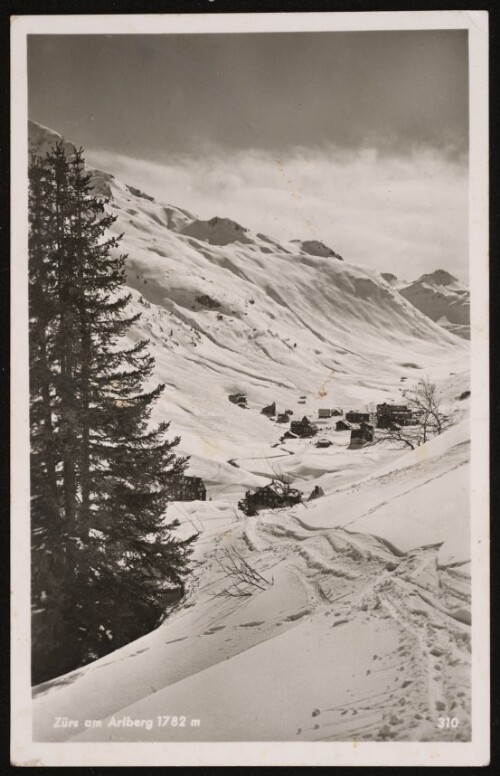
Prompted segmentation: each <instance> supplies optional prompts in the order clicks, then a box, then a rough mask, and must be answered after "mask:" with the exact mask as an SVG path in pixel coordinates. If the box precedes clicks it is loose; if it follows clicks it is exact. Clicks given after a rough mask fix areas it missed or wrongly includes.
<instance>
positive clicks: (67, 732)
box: [34, 422, 470, 742]
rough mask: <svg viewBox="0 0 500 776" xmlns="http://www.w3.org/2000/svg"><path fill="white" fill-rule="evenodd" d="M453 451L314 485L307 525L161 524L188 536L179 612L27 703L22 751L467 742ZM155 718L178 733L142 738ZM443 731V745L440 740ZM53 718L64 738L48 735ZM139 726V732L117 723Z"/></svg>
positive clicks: (207, 518)
mask: <svg viewBox="0 0 500 776" xmlns="http://www.w3.org/2000/svg"><path fill="white" fill-rule="evenodd" d="M466 438H467V428H466V423H464V422H462V424H460V426H457V427H456V429H452V430H450V431H449V432H446V433H445V434H443V436H442V437H440V438H439V439H438V440H434V441H433V442H430V443H428V444H427V445H426V446H425V447H424V448H420V449H418V450H416V451H414V452H412V453H409V454H407V455H405V456H404V457H403V458H402V459H401V460H399V461H393V463H392V464H387V462H386V463H382V462H381V461H380V460H379V463H378V469H377V470H376V471H375V472H373V471H372V473H371V474H370V475H369V476H367V477H363V476H362V475H361V478H360V479H359V481H358V482H357V483H356V484H355V485H351V486H348V487H347V488H345V487H340V488H336V487H335V484H334V481H333V480H332V481H330V483H328V481H325V480H324V479H323V481H322V483H323V488H324V490H325V497H324V498H321V499H318V500H317V501H316V502H314V504H313V505H311V504H310V505H309V506H308V507H307V508H306V507H305V506H304V505H299V506H297V507H294V508H293V509H291V510H290V511H288V512H283V511H278V512H276V511H272V510H269V511H267V512H261V513H260V514H259V516H257V517H253V518H247V519H242V518H241V517H240V518H238V516H237V514H236V513H235V511H234V509H233V508H232V504H231V502H230V501H229V500H218V501H215V502H211V503H210V502H209V503H202V502H193V503H189V504H182V505H178V506H176V507H175V511H176V514H177V515H178V516H179V517H180V519H181V520H183V524H184V527H185V529H186V530H191V529H192V527H193V526H194V527H195V528H196V530H198V531H199V532H200V538H199V540H198V544H197V548H196V552H197V560H198V563H197V566H196V573H195V579H194V581H192V583H191V586H190V591H189V595H188V599H187V601H185V602H184V603H183V605H182V606H180V607H179V609H178V611H177V613H175V614H173V615H171V616H170V617H169V618H168V620H167V621H166V622H165V624H164V625H163V626H161V627H160V628H158V629H157V630H156V631H154V632H153V633H151V634H148V635H147V636H144V637H143V638H142V639H139V640H138V641H136V642H134V643H133V644H130V645H128V646H127V647H124V648H123V649H120V650H118V651H116V652H115V653H113V654H112V655H110V656H108V657H106V658H102V659H101V660H99V661H97V662H96V663H94V664H92V665H91V666H87V667H85V668H83V669H80V670H78V671H75V672H73V673H72V674H68V675H67V676H65V677H61V678H60V679H58V680H57V681H54V682H51V683H48V684H47V685H43V686H40V687H38V688H36V690H35V705H34V724H35V727H34V736H35V739H37V740H51V741H57V740H71V741H80V742H83V741H138V740H141V741H163V740H170V741H189V740H191V741H192V740H198V741H200V740H205V741H206V740H209V741H210V740H230V741H243V740H247V741H255V740H264V741H265V740H289V741H328V740H329V741H344V740H378V741H380V740H419V741H423V740H424V741H425V740H467V739H468V738H469V736H470V676H469V672H470V666H469V658H470V655H469V650H470V592H469V585H470V580H469V564H468V559H469V546H468V540H467V536H468V506H467V505H468V500H467V476H466V469H467V460H468V450H467V441H466ZM331 460H332V461H334V460H335V456H334V455H332V459H331ZM436 488H437V489H438V490H436ZM384 498H385V499H387V500H386V501H384ZM439 504H441V505H442V506H443V507H444V510H441V511H440V510H439V507H438V506H437V505H439ZM435 505H436V508H434V507H435ZM388 510H389V511H390V510H392V512H393V514H392V515H390V514H389V513H388ZM420 518H421V519H420ZM415 522H419V526H418V528H416V526H415ZM373 534H375V535H373ZM377 537H378V538H377ZM445 537H446V538H445ZM457 537H460V538H459V539H458V540H457ZM443 538H445V543H444V545H443V544H442V541H443ZM240 558H244V559H245V561H246V562H247V563H248V564H250V565H251V567H252V568H253V569H254V570H255V571H256V572H258V574H259V575H260V577H259V578H258V586H255V588H254V589H253V591H250V594H249V595H248V596H247V597H244V598H240V597H233V596H231V595H229V594H228V592H227V591H228V589H229V588H230V586H231V584H232V583H233V582H234V581H235V580H234V574H233V573H232V564H233V562H234V561H236V563H239V559H240ZM268 690H269V692H268ZM214 698H216V699H217V702H216V703H214ZM168 713H171V714H177V715H182V716H183V717H185V718H186V719H185V723H184V726H183V728H182V729H180V730H179V729H177V728H173V727H171V726H170V725H168V724H167V725H165V726H160V725H159V724H158V723H157V720H158V718H160V719H161V718H162V717H163V716H164V715H166V714H168ZM445 714H447V715H451V716H457V717H458V718H459V719H460V727H459V728H457V729H454V730H451V729H448V730H440V729H439V728H438V725H437V720H438V717H439V716H441V715H445ZM58 716H59V717H64V716H67V717H69V718H71V719H76V720H80V727H79V728H78V729H74V728H73V729H68V728H58V729H56V728H55V727H54V725H53V720H54V718H55V717H58ZM84 719H97V720H102V726H101V727H100V728H95V727H94V728H92V729H90V730H85V729H84V728H83V724H82V720H84ZM141 719H143V720H152V722H151V728H150V729H147V728H145V727H136V726H134V724H133V722H129V721H128V720H131V721H132V720H141ZM191 720H200V724H199V726H198V725H197V724H196V723H194V724H192V723H191Z"/></svg>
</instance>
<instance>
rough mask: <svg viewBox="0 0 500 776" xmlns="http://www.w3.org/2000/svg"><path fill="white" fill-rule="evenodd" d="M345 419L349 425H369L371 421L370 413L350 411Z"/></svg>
mask: <svg viewBox="0 0 500 776" xmlns="http://www.w3.org/2000/svg"><path fill="white" fill-rule="evenodd" d="M345 419H346V420H347V421H348V422H349V423H368V421H369V420H370V413H369V412H358V410H349V412H346V414H345Z"/></svg>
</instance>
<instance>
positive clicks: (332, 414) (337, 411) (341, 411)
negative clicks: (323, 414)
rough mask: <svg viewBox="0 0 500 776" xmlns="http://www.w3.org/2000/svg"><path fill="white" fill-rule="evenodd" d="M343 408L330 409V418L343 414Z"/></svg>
mask: <svg viewBox="0 0 500 776" xmlns="http://www.w3.org/2000/svg"><path fill="white" fill-rule="evenodd" d="M343 414H344V410H330V415H331V417H332V418H337V417H338V416H339V415H343Z"/></svg>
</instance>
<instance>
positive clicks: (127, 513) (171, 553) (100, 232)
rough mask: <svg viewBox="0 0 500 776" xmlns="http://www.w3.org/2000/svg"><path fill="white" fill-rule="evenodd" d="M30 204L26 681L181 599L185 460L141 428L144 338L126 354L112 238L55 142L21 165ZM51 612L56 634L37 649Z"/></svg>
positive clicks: (130, 633)
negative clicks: (29, 627)
mask: <svg viewBox="0 0 500 776" xmlns="http://www.w3.org/2000/svg"><path fill="white" fill-rule="evenodd" d="M38 178H41V179H42V181H43V182H44V185H43V186H40V185H39V183H38ZM30 194H31V196H30V212H31V213H32V216H31V241H30V272H31V276H32V299H31V304H32V310H33V315H32V318H33V327H32V340H31V344H32V353H31V363H32V375H33V379H32V408H33V414H32V426H33V433H32V445H33V455H32V490H33V499H34V501H33V503H34V504H35V503H38V504H39V506H38V507H37V508H36V510H35V507H34V508H33V511H32V522H33V534H34V555H33V560H34V573H33V580H34V595H33V604H34V610H35V612H37V614H36V618H37V621H38V622H39V623H40V626H39V632H40V637H39V638H38V639H37V640H35V641H34V655H33V658H34V669H35V670H34V673H35V680H37V681H40V679H41V678H42V679H45V678H47V676H46V675H47V674H49V675H54V670H55V668H56V667H57V666H60V665H64V670H68V664H70V667H76V666H77V665H81V664H83V663H86V662H88V661H89V660H92V659H94V658H96V657H98V656H100V655H102V654H105V653H106V652H109V651H110V650H112V649H115V648H116V647H118V646H121V645H122V644H124V643H127V642H128V641H130V640H131V639H133V638H136V637H137V636H139V635H141V634H143V633H145V632H146V631H148V630H150V629H152V628H154V627H155V626H156V625H158V624H159V622H160V621H161V619H162V617H163V616H164V612H165V604H164V601H165V598H166V595H165V591H166V589H168V588H170V589H171V588H175V589H177V590H178V591H180V592H182V591H183V589H184V581H183V580H184V577H185V575H186V573H187V568H188V567H187V561H188V557H189V555H190V553H191V542H192V540H191V539H190V540H187V541H186V540H184V541H180V540H179V539H176V538H175V536H174V533H173V531H174V529H175V528H176V527H177V525H178V523H177V522H176V521H173V522H171V523H166V521H165V511H166V507H167V503H168V500H169V492H170V489H171V488H172V485H173V483H174V482H175V481H176V479H177V478H178V477H179V476H181V475H182V473H183V471H184V470H185V468H186V465H187V459H186V458H183V457H180V456H178V455H177V454H176V452H175V448H176V447H177V445H178V443H179V441H180V440H179V438H178V437H177V438H174V439H168V438H167V436H166V434H167V431H168V428H169V424H168V423H164V422H163V423H160V424H159V425H158V426H157V427H156V428H154V427H151V423H150V416H151V411H152V408H153V405H154V402H155V401H156V399H157V398H158V397H159V395H160V394H161V392H162V391H163V388H164V386H163V385H159V386H156V387H153V388H150V389H149V390H144V385H145V383H146V382H149V381H150V378H151V377H152V372H153V369H154V359H153V358H152V356H151V355H150V354H149V353H148V350H147V345H148V343H147V341H145V340H142V341H139V342H137V343H135V344H133V345H130V344H129V345H128V346H127V344H126V335H127V333H128V331H129V330H130V327H131V325H132V324H133V323H134V322H135V321H136V319H137V318H138V317H139V316H138V315H129V314H128V313H127V307H128V304H129V301H130V295H127V294H123V293H122V288H123V284H124V281H125V259H126V257H125V256H123V255H120V254H119V253H118V248H119V243H120V239H121V237H115V236H111V237H108V236H107V233H108V230H109V229H110V227H111V226H112V225H113V223H114V222H115V220H116V218H115V216H112V215H108V214H106V212H105V207H104V205H105V202H104V201H103V200H102V199H100V198H98V197H96V196H94V195H93V193H92V178H91V175H90V174H89V173H88V172H86V170H85V165H84V158H83V152H82V151H81V150H80V151H75V153H74V154H73V156H72V157H71V158H69V159H68V157H67V156H66V153H65V149H64V147H63V145H62V144H58V145H57V146H56V147H55V148H54V149H53V150H52V151H51V152H50V153H49V154H48V155H47V156H46V158H45V159H44V160H43V162H41V161H40V160H36V159H35V160H33V161H32V164H31V166H30ZM40 209H42V210H44V211H47V213H48V215H47V218H46V219H45V220H43V219H41V218H40V217H39V216H38V215H37V213H38V211H39V210H40ZM35 225H36V228H35ZM39 267H42V269H39ZM35 289H37V290H36V293H35ZM45 308H47V310H50V329H51V331H50V343H51V347H50V352H49V355H48V368H47V372H48V377H47V381H48V383H49V385H50V391H51V394H50V396H49V399H48V401H49V404H50V416H51V419H52V423H51V425H50V426H48V425H47V424H44V423H42V421H41V418H40V417H39V416H40V414H41V412H42V410H43V408H44V404H43V401H42V400H41V399H40V398H39V396H40V395H41V393H42V388H41V387H40V388H39V387H38V383H37V379H38V378H37V374H38V372H39V371H40V370H41V367H40V364H41V362H42V357H41V355H40V351H41V348H40V346H38V345H35V343H37V342H38V339H39V336H38V337H37V338H34V337H35V332H38V331H39V330H40V331H41V330H42V329H43V324H44V319H45V318H46V317H47V315H48V314H49V313H45V312H44V310H45ZM35 409H36V412H35ZM38 439H40V440H42V441H43V444H42V441H38V442H37V444H36V445H35V441H36V440H38ZM51 447H52V449H53V451H54V452H55V455H56V458H54V453H53V454H52V458H51V455H50V451H51ZM36 449H39V452H38V453H36ZM51 461H54V463H51ZM47 467H52V468H51V470H52V469H53V468H55V471H56V475H55V495H56V498H55V501H54V509H53V511H52V512H51V511H50V510H49V509H45V506H44V504H45V502H46V501H47V503H49V499H48V496H47V494H46V493H45V490H46V488H47V486H46V485H42V483H41V482H39V480H40V479H43V478H42V477H41V472H42V471H43V472H45V470H46V469H47ZM51 532H52V533H51ZM53 532H56V533H58V534H59V544H58V546H56V544H55V543H54V541H53V539H54V533H53ZM49 560H50V562H49ZM35 566H36V569H35ZM49 569H50V571H49ZM61 612H63V613H64V626H63V627H62V629H60V631H59V632H58V633H56V634H55V635H56V639H55V640H53V641H52V642H49V643H47V641H46V636H47V632H48V631H49V630H50V625H49V624H50V623H53V622H54V621H60V620H58V619H57V618H58V616H59V615H60V614H61ZM35 642H36V643H35ZM36 644H43V653H44V654H42V649H40V648H39V647H37V646H36ZM55 672H56V673H61V670H60V669H59V670H56V671H55Z"/></svg>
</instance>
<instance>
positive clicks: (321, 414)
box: [318, 408, 332, 418]
mask: <svg viewBox="0 0 500 776" xmlns="http://www.w3.org/2000/svg"><path fill="white" fill-rule="evenodd" d="M331 416H332V411H331V410H329V409H326V408H320V409H319V410H318V418H330V417H331Z"/></svg>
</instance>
